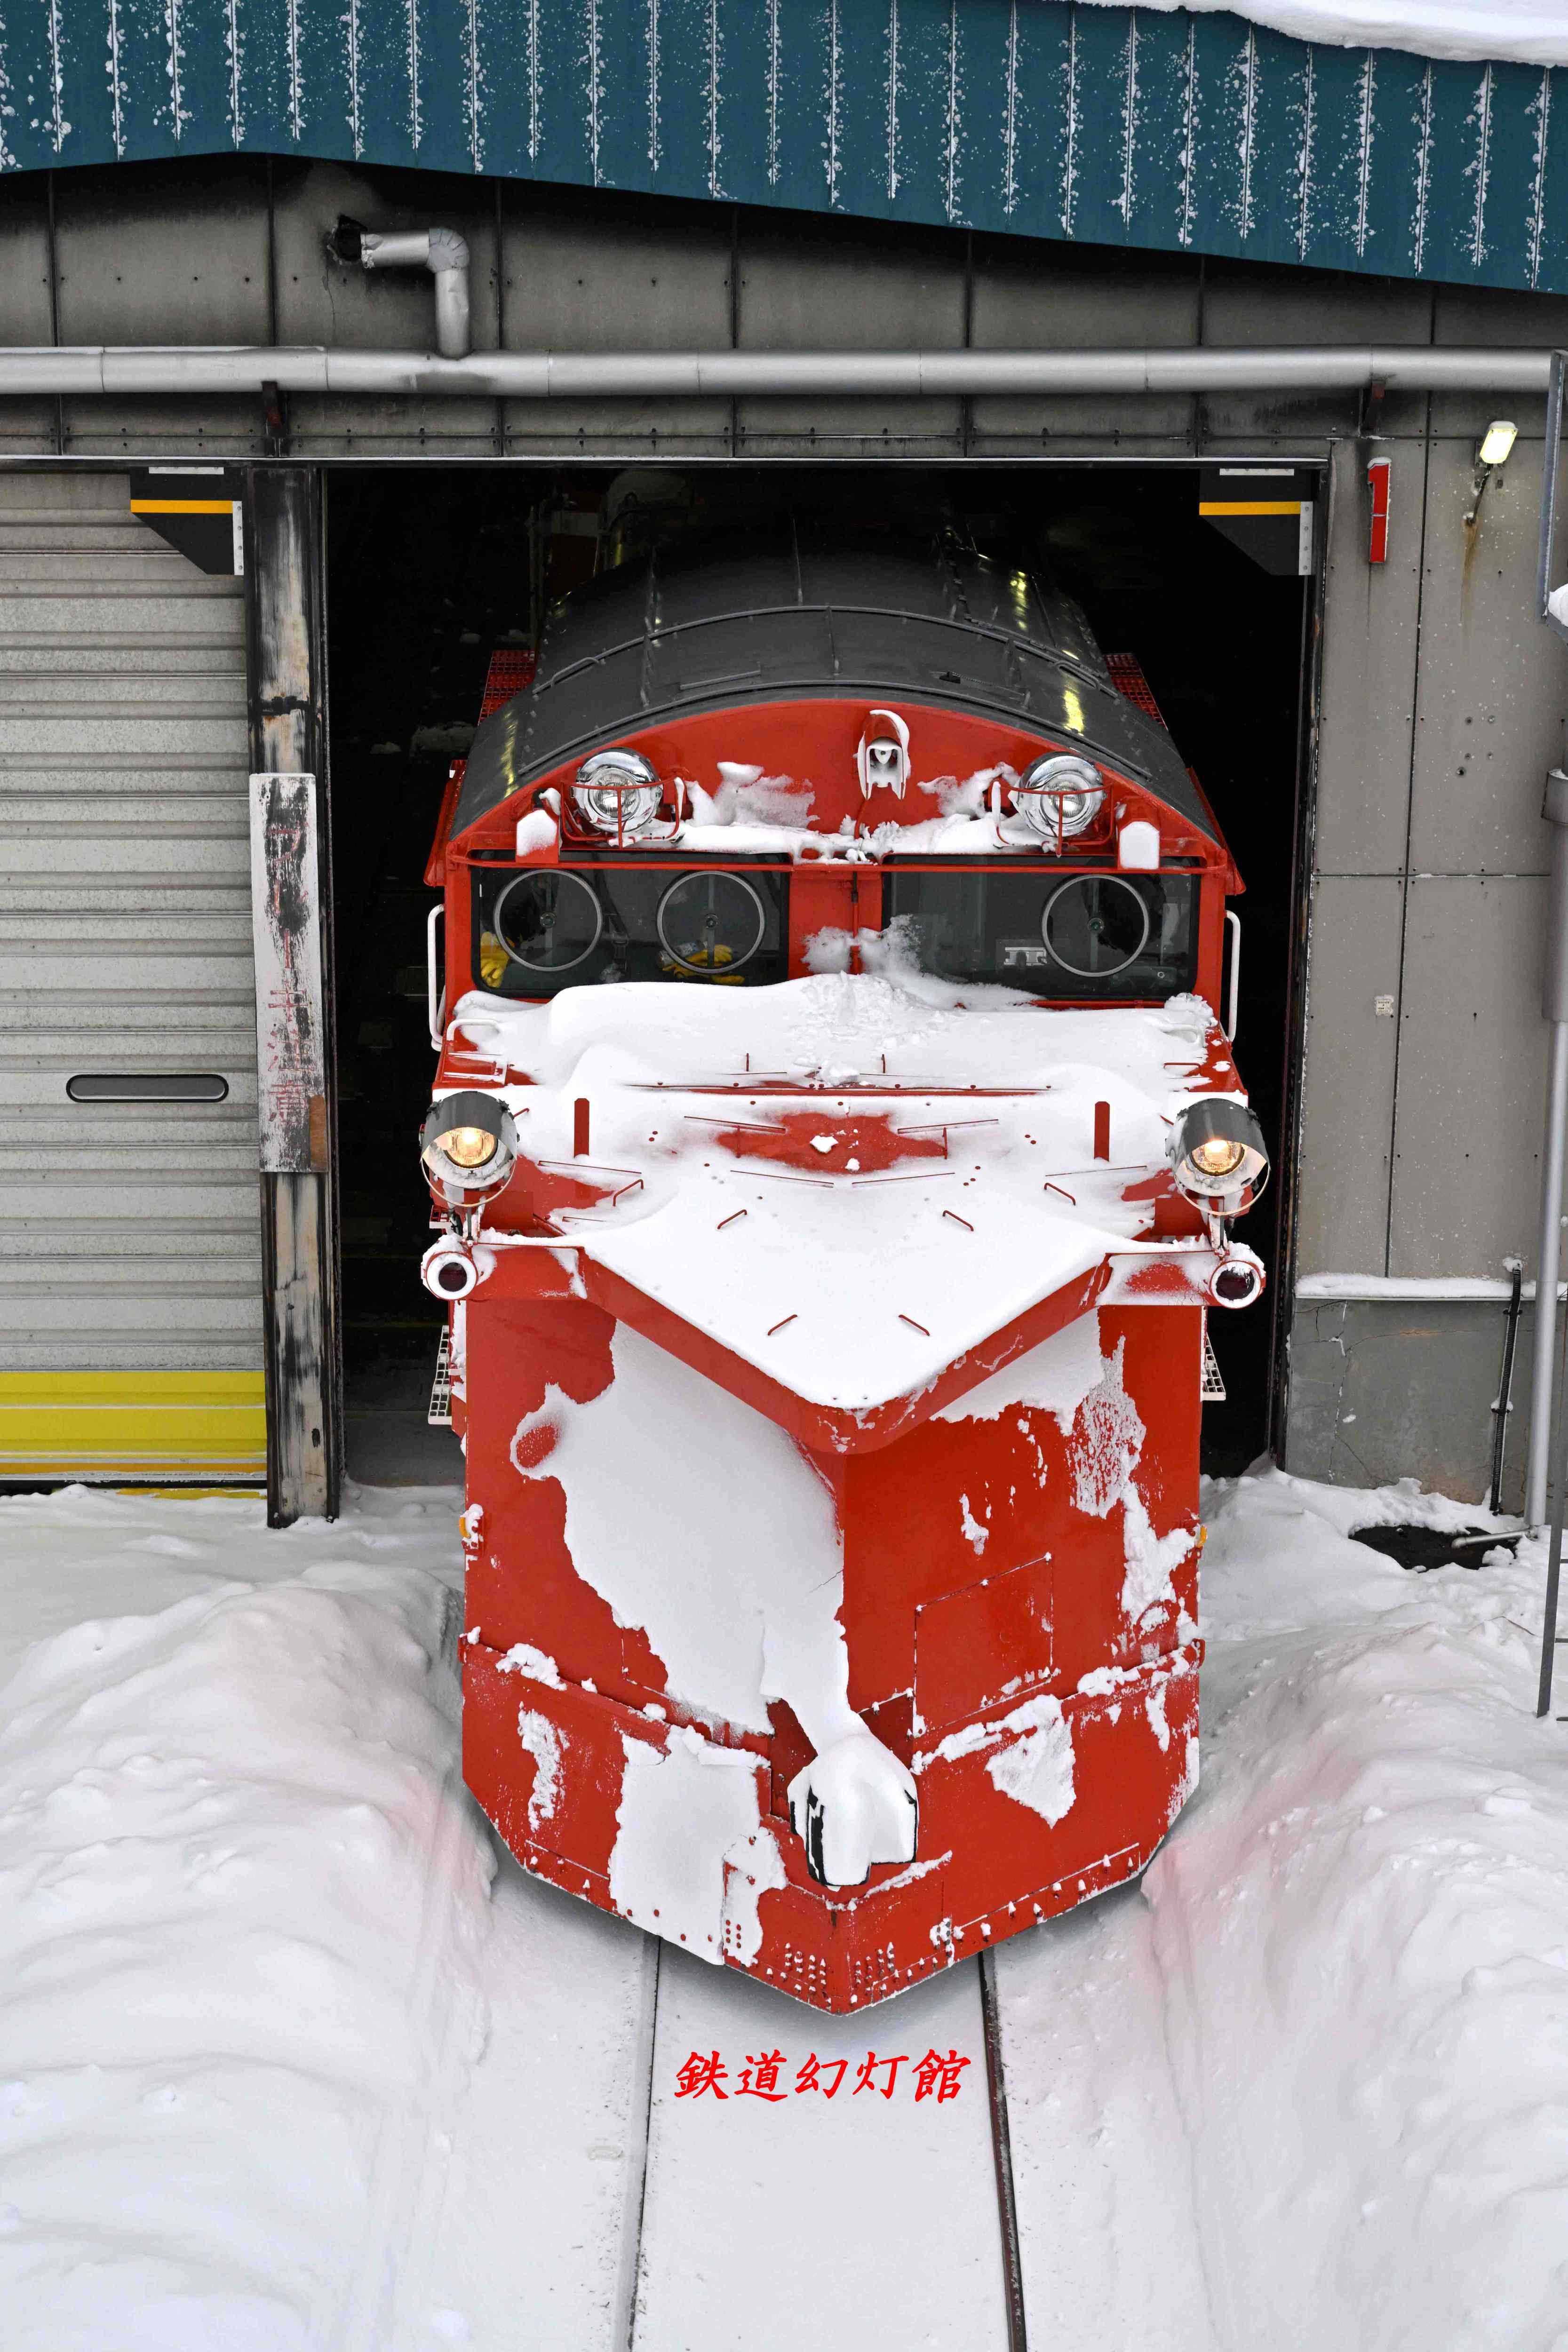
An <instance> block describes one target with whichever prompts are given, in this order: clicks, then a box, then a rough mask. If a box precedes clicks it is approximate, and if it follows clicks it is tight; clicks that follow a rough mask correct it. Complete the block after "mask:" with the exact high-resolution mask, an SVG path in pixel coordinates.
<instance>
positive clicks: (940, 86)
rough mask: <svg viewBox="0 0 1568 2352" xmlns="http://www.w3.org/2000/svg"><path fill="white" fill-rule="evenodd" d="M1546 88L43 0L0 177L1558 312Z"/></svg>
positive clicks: (1028, 43)
mask: <svg viewBox="0 0 1568 2352" xmlns="http://www.w3.org/2000/svg"><path fill="white" fill-rule="evenodd" d="M1554 100H1555V101H1556V103H1555V104H1554ZM226 152H250V153H254V154H268V153H270V154H276V155H298V156H315V157H320V158H335V159H338V160H341V161H343V162H353V163H372V164H374V163H379V164H411V165H417V166H420V167H423V168H425V169H427V170H436V171H443V172H467V173H490V174H499V175H501V176H504V177H507V178H515V179H529V180H546V181H555V182H558V183H562V182H564V183H575V184H579V185H585V186H590V187H595V188H621V189H626V190H630V191H647V192H650V193H658V194H664V195H671V196H688V197H699V198H705V199H710V200H711V199H715V198H717V199H723V200H728V201H731V202H735V203H740V204H747V205H780V206H784V207H786V208H789V209H793V210H796V211H811V212H834V213H850V214H857V215H861V216H863V217H866V218H868V219H876V220H902V221H923V222H930V223H940V224H942V225H943V226H966V227H974V228H984V229H993V230H999V231H1002V232H1005V233H1012V234H1016V235H1023V236H1047V237H1063V238H1070V239H1075V240H1084V241H1087V242H1095V243H1100V244H1106V245H1127V246H1144V247H1160V248H1163V249H1166V250H1169V251H1173V252H1185V253H1194V254H1196V253H1209V254H1227V255H1237V256H1244V257H1247V258H1250V259H1254V260H1259V261H1291V262H1309V263H1311V264H1312V265H1314V266H1315V267H1319V268H1332V269H1349V270H1367V271H1372V272H1374V273H1376V274H1380V275H1388V276H1396V277H1413V278H1428V279H1436V280H1445V279H1446V280H1448V281H1450V282H1454V283H1458V284H1462V285H1477V286H1511V287H1531V288H1535V287H1540V288H1555V289H1568V106H1564V104H1563V74H1562V73H1560V72H1559V73H1555V74H1554V73H1553V72H1552V71H1551V70H1550V69H1546V68H1538V67H1532V66H1523V65H1467V64H1460V63H1456V62H1452V61H1445V60H1434V61H1429V60H1427V59H1426V58H1420V57H1415V56H1412V55H1410V54H1409V53H1408V52H1406V51H1403V50H1398V49H1373V48H1367V49H1360V48H1342V47H1335V46H1333V45H1325V46H1321V47H1318V46H1313V45H1310V44H1309V43H1307V42H1304V41H1296V40H1289V39H1287V38H1286V37H1284V36H1283V35H1282V34H1278V33H1270V32H1267V31H1262V30H1260V29H1259V28H1258V26H1254V25H1250V24H1248V23H1246V22H1244V21H1243V20H1242V19H1241V18H1240V17H1237V16H1226V15H1220V14H1215V15H1206V14H1205V15H1202V16H1189V15H1187V14H1186V13H1184V12H1182V11H1173V12H1172V13H1170V14H1164V13H1156V12H1153V11H1151V10H1148V9H1138V8H1121V7H1109V6H1098V5H1097V6H1092V7H1078V6H1073V5H1064V0H529V5H526V6H522V7H516V8H503V7H499V6H497V5H494V0H468V5H464V6H454V5H450V0H348V5H344V0H262V5H251V0H247V5H246V6H245V7H244V8H243V10H242V9H240V8H239V7H238V6H237V5H228V6H226V7H222V8H214V7H208V8H205V9H201V10H197V9H195V8H194V7H192V6H190V5H188V0H50V5H47V6H46V5H41V0H35V5H32V6H30V7H20V8H14V9H9V10H7V11H6V12H5V17H4V19H3V20H0V171H3V170H5V169H6V168H10V169H12V170H16V169H24V170H25V169H28V168H37V167H39V166H43V165H53V164H61V163H113V162H126V161H142V160H146V159H148V158H151V157H159V156H163V157H166V156H173V155H210V154H218V153H226Z"/></svg>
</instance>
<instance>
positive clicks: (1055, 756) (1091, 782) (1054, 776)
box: [1012, 751, 1105, 842]
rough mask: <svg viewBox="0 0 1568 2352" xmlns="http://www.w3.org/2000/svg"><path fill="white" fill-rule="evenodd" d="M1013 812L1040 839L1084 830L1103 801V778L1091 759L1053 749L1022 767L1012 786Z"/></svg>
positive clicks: (1054, 838) (1064, 836)
mask: <svg viewBox="0 0 1568 2352" xmlns="http://www.w3.org/2000/svg"><path fill="white" fill-rule="evenodd" d="M1012 802H1013V813H1014V814H1015V815H1016V816H1019V817H1021V818H1022V819H1023V821H1024V823H1025V824H1026V825H1027V826H1028V828H1029V830H1030V832H1031V833H1037V834H1038V835H1039V836H1040V838H1041V840H1042V841H1053V842H1060V841H1064V840H1071V838H1072V837H1073V835H1075V834H1079V833H1087V832H1088V830H1089V826H1090V825H1091V824H1093V823H1094V820H1095V818H1096V817H1097V816H1098V815H1099V814H1100V810H1101V809H1102V808H1103V807H1104V805H1105V779H1104V777H1103V776H1102V775H1101V774H1100V770H1099V769H1098V768H1097V767H1096V766H1095V764H1094V761H1092V760H1085V759H1082V758H1081V757H1080V756H1079V753H1078V752H1076V751H1053V752H1051V753H1049V754H1048V756H1047V758H1045V759H1043V760H1037V761H1035V762H1034V764H1033V765H1032V766H1031V767H1028V768H1026V770H1025V771H1024V773H1023V774H1022V775H1021V776H1020V777H1019V779H1018V781H1017V782H1016V784H1015V785H1014V786H1013V790H1012Z"/></svg>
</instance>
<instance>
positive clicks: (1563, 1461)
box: [1535, 1413, 1568, 1716]
mask: <svg viewBox="0 0 1568 2352" xmlns="http://www.w3.org/2000/svg"><path fill="white" fill-rule="evenodd" d="M1560 1434H1561V1436H1562V1438H1563V1440H1568V1413H1564V1414H1563V1428H1562V1431H1561V1433H1560ZM1565 1476H1568V1443H1563V1444H1561V1445H1560V1446H1559V1459H1558V1464H1557V1491H1556V1493H1555V1495H1554V1496H1552V1548H1551V1549H1550V1550H1549V1551H1548V1553H1547V1555H1546V1615H1545V1618H1544V1620H1543V1622H1542V1628H1541V1684H1540V1688H1539V1689H1538V1691H1537V1693H1536V1699H1535V1712H1536V1714H1537V1715H1538V1716H1540V1715H1545V1714H1547V1713H1548V1712H1549V1711H1550V1708H1551V1706H1552V1662H1553V1660H1554V1659H1555V1658H1556V1655H1557V1579H1558V1573H1559V1570H1561V1569H1562V1566H1563V1486H1564V1483H1565Z"/></svg>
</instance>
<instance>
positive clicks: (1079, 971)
mask: <svg viewBox="0 0 1568 2352" xmlns="http://www.w3.org/2000/svg"><path fill="white" fill-rule="evenodd" d="M1040 935H1041V937H1042V938H1043V939H1044V940H1045V943H1046V945H1047V948H1048V949H1049V950H1050V953H1051V956H1052V959H1053V961H1055V962H1057V963H1059V964H1060V965H1061V967H1062V969H1063V971H1070V972H1072V973H1074V974H1075V975H1076V976H1077V977H1078V978H1079V979H1080V980H1108V979H1110V975H1111V974H1112V973H1113V972H1118V971H1125V970H1126V968H1127V966H1128V965H1129V964H1130V963H1136V961H1137V960H1138V958H1139V957H1140V956H1141V955H1142V952H1143V947H1144V942H1145V941H1146V940H1147V939H1148V937H1149V909H1148V907H1147V905H1146V904H1145V903H1144V900H1143V897H1142V893H1141V892H1140V891H1138V890H1136V889H1134V888H1133V887H1132V885H1131V882H1124V881H1123V880H1122V879H1121V876H1120V875H1119V874H1079V875H1078V876H1077V877H1075V878H1074V879H1073V880H1072V881H1071V882H1064V883H1063V884H1062V887H1061V888H1060V889H1059V890H1056V891H1053V892H1052V894H1051V896H1050V898H1049V899H1048V900H1047V904H1046V911H1045V913H1044V915H1043V916H1042V917H1041V919H1040Z"/></svg>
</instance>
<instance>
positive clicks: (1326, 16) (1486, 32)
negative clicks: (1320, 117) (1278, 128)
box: [1094, 0, 1568, 66]
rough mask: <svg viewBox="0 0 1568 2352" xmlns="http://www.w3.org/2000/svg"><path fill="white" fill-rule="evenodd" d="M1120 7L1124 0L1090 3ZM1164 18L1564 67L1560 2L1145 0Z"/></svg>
mask: <svg viewBox="0 0 1568 2352" xmlns="http://www.w3.org/2000/svg"><path fill="white" fill-rule="evenodd" d="M1094 5H1099V6H1112V5H1114V6H1117V7H1120V6H1121V5H1123V0H1094ZM1143 5H1147V6H1148V7H1151V8H1152V9H1156V10H1158V11H1159V13H1160V14H1161V15H1162V16H1173V15H1178V14H1179V15H1184V16H1185V15H1190V16H1214V15H1225V16H1241V17H1243V18H1245V19H1246V20H1247V22H1248V23H1250V24H1254V25H1264V26H1268V29H1269V30H1270V31H1271V32H1276V33H1289V35H1290V36H1291V37H1292V38H1294V39H1296V40H1298V41H1318V42H1322V43H1332V44H1335V45H1337V46H1338V47H1342V48H1352V49H1360V48H1374V49H1413V50H1414V51H1415V54H1416V55H1417V56H1418V57H1424V58H1476V59H1478V60H1479V59H1482V58H1498V59H1513V60H1515V61H1517V62H1518V63H1521V64H1523V65H1532V66H1560V65H1568V13H1565V12H1564V10H1563V5H1562V0H1143Z"/></svg>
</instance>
